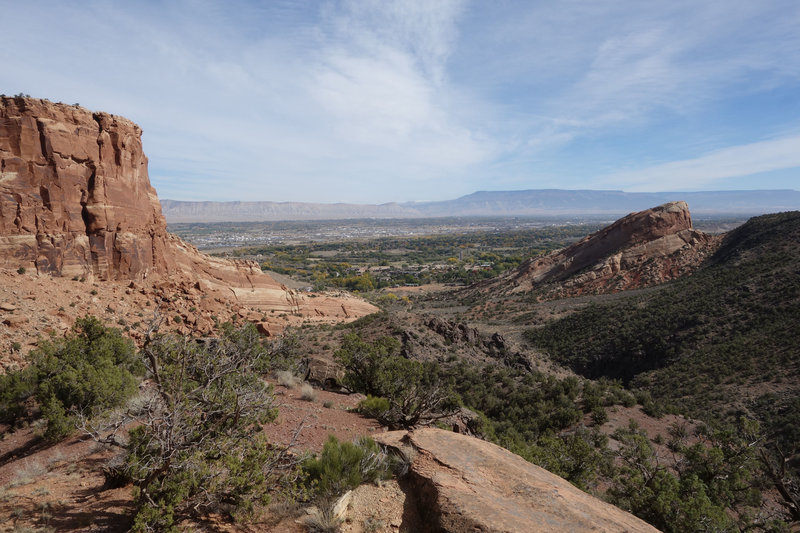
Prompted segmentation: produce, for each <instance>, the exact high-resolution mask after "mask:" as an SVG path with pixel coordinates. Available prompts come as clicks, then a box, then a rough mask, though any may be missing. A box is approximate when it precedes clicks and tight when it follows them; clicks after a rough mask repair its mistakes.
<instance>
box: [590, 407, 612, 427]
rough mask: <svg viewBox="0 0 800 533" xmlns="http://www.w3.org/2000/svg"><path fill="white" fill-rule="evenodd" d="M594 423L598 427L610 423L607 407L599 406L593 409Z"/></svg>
mask: <svg viewBox="0 0 800 533" xmlns="http://www.w3.org/2000/svg"><path fill="white" fill-rule="evenodd" d="M592 422H594V424H595V425H596V426H602V425H603V424H605V423H606V422H608V413H607V412H606V408H605V407H603V406H602V405H598V406H596V407H595V408H594V409H592Z"/></svg>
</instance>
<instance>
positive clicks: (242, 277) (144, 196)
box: [0, 96, 377, 321]
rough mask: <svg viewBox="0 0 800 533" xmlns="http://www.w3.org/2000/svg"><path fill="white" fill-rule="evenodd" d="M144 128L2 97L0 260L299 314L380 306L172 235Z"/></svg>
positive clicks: (347, 315)
mask: <svg viewBox="0 0 800 533" xmlns="http://www.w3.org/2000/svg"><path fill="white" fill-rule="evenodd" d="M141 134H142V130H141V128H139V126H137V125H136V124H134V123H133V122H131V121H130V120H127V119H125V118H122V117H118V116H115V115H109V114H107V113H92V112H91V111H89V110H87V109H84V108H82V107H79V106H71V105H66V104H54V103H52V102H49V101H47V100H40V99H36V98H22V97H13V98H11V97H5V96H3V97H0V268H6V269H13V270H17V269H18V268H20V267H24V268H25V269H26V270H28V269H30V270H35V271H36V272H37V273H39V274H49V275H52V276H56V277H57V276H64V277H69V278H74V277H79V278H87V279H94V280H99V281H106V280H108V281H122V280H125V281H128V280H133V281H139V280H144V279H147V280H148V282H155V281H156V280H158V282H159V283H167V284H168V285H174V286H178V285H181V286H186V285H187V284H189V285H191V286H196V287H202V290H203V292H214V293H216V296H217V297H219V298H225V299H228V300H235V301H237V302H238V303H239V304H241V305H247V306H251V307H259V308H261V309H264V308H266V309H270V310H274V311H280V312H285V313H288V314H291V316H292V317H294V319H296V320H300V321H302V320H303V319H304V318H309V319H311V320H321V321H330V320H332V321H337V320H352V319H355V318H358V317H360V316H363V315H365V314H368V313H371V312H374V311H376V310H377V309H376V308H375V307H374V306H372V305H370V304H368V303H367V302H365V301H363V300H360V299H358V298H354V297H352V296H348V295H324V296H323V297H318V298H313V299H309V298H307V297H306V296H305V295H303V294H302V293H298V292H295V291H291V290H289V289H287V288H286V287H284V286H282V285H280V284H279V283H277V282H276V281H275V280H274V279H272V278H271V277H270V276H268V275H266V274H264V273H262V272H261V269H260V268H259V267H258V265H257V264H256V263H254V262H251V261H226V260H223V259H217V258H212V257H209V256H206V255H204V254H202V253H200V252H199V251H198V250H197V249H196V248H195V247H193V246H191V245H188V244H186V243H184V242H183V241H181V240H180V239H179V238H177V237H175V236H174V235H171V234H169V233H167V225H166V221H165V220H164V217H163V215H162V213H161V205H160V203H159V201H158V196H157V195H156V191H155V189H154V188H153V187H152V186H151V185H150V179H149V177H148V175H147V157H145V155H144V152H143V151H142V140H141ZM198 290H199V289H198ZM287 320H288V319H287Z"/></svg>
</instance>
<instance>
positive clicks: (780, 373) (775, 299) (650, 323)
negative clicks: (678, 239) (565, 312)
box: [527, 211, 800, 450]
mask: <svg viewBox="0 0 800 533" xmlns="http://www.w3.org/2000/svg"><path fill="white" fill-rule="evenodd" d="M798 264H800V212H796V211H795V212H789V213H779V214H774V215H764V216H761V217H757V218H753V219H751V220H749V221H748V222H747V223H745V224H744V225H742V226H740V227H739V228H737V229H735V230H733V231H731V232H730V233H727V234H725V236H724V237H723V239H722V244H721V246H720V247H719V249H718V250H717V252H716V253H715V254H713V255H712V256H711V257H710V258H709V259H708V261H707V262H706V264H705V265H704V266H703V267H702V268H701V269H700V270H698V271H697V272H696V273H695V274H694V275H692V276H690V277H687V278H684V279H680V280H676V281H675V282H673V283H672V284H670V285H668V286H666V287H664V288H663V289H662V290H660V291H657V292H653V293H650V294H637V295H630V296H625V297H621V298H619V299H618V300H617V301H616V302H612V303H608V304H602V305H593V306H589V307H587V308H585V309H582V310H580V311H578V312H576V313H574V314H572V315H570V316H567V317H565V318H562V319H560V320H556V321H552V322H550V323H548V324H546V325H544V326H543V327H541V328H536V329H532V330H530V331H529V332H528V335H527V336H528V340H529V341H530V342H531V343H532V344H533V345H534V346H536V347H537V348H539V349H541V350H542V351H544V352H547V353H548V354H549V355H550V356H551V357H552V358H553V359H554V360H556V361H558V362H560V363H562V364H565V365H568V366H570V367H572V368H573V369H574V370H576V371H578V372H580V373H582V374H584V375H586V376H589V377H600V376H605V377H609V378H616V379H621V380H623V381H626V382H631V383H632V384H633V385H634V386H638V387H641V388H644V389H647V390H648V391H650V392H651V393H652V394H653V396H655V397H656V398H658V399H659V401H662V402H669V403H673V404H675V405H678V406H680V407H681V408H682V409H684V410H685V411H687V412H689V413H690V414H692V415H693V416H696V417H698V418H704V417H705V418H718V419H719V418H723V419H724V418H731V419H735V418H736V417H737V416H739V415H740V414H743V413H744V414H747V415H748V416H751V417H755V418H758V419H759V420H760V421H761V422H762V424H763V425H764V427H765V428H766V429H767V430H768V431H769V432H771V433H773V432H774V433H775V434H778V435H783V436H784V437H785V438H786V439H787V441H790V442H791V443H792V445H791V446H787V449H790V450H791V449H795V448H797V447H798V444H800V431H798V427H800V409H798V407H800V400H799V399H798V398H800V386H798V383H800V379H799V378H800V350H798V347H797V331H799V330H800V268H798ZM797 449H800V448H797Z"/></svg>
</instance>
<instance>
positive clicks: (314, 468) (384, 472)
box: [303, 435, 391, 499]
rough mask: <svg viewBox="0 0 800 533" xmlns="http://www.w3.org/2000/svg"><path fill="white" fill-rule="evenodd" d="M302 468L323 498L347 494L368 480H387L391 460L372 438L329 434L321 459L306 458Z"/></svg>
mask: <svg viewBox="0 0 800 533" xmlns="http://www.w3.org/2000/svg"><path fill="white" fill-rule="evenodd" d="M303 470H304V471H305V472H306V474H307V475H308V479H309V481H310V482H311V484H312V487H313V490H314V492H315V493H316V494H317V496H318V497H320V498H322V499H326V498H333V497H336V496H339V495H341V494H344V493H345V492H347V491H348V490H350V489H354V488H356V487H358V486H359V485H361V484H362V483H367V482H376V481H378V480H381V479H388V478H389V477H390V472H391V462H390V461H389V458H388V457H387V456H386V455H385V454H384V453H383V452H382V451H381V449H380V447H379V446H378V445H377V444H376V443H375V441H374V440H372V439H371V438H369V437H361V438H360V439H358V440H357V441H356V442H339V439H337V438H336V437H335V436H334V435H331V436H329V437H328V440H327V442H325V445H324V446H323V448H322V453H321V454H320V456H319V458H313V459H309V460H307V461H306V462H305V463H304V464H303Z"/></svg>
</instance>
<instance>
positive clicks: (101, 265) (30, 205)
mask: <svg viewBox="0 0 800 533" xmlns="http://www.w3.org/2000/svg"><path fill="white" fill-rule="evenodd" d="M166 239H167V231H166V223H165V221H164V218H163V217H162V216H161V208H160V205H159V203H158V198H157V196H156V192H155V190H154V189H153V188H152V187H151V186H150V180H149V179H148V177H147V158H146V157H145V156H144V153H143V152H142V142H141V129H140V128H139V127H138V126H137V125H136V124H134V123H133V122H131V121H129V120H126V119H124V118H122V117H116V116H114V115H109V114H107V113H91V112H90V111H88V110H86V109H83V108H81V107H74V106H68V105H64V104H52V103H50V102H48V101H46V100H37V99H31V98H3V99H2V100H1V101H0V266H7V267H14V268H16V267H18V266H24V267H26V268H35V269H36V270H37V271H39V272H41V273H50V274H57V275H63V276H76V275H77V276H87V277H98V278H99V279H132V278H141V277H144V276H147V275H148V273H150V272H152V271H159V272H166V271H167V269H168V268H169V266H170V263H169V261H170V259H171V258H170V254H169V253H168V251H167V250H166Z"/></svg>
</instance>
